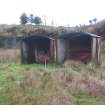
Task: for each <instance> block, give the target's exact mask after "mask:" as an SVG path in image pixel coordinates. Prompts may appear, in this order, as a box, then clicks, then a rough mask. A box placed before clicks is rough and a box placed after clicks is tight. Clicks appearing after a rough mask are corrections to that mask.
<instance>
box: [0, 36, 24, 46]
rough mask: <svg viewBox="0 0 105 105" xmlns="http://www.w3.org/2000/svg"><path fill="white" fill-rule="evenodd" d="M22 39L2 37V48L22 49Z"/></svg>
mask: <svg viewBox="0 0 105 105" xmlns="http://www.w3.org/2000/svg"><path fill="white" fill-rule="evenodd" d="M21 40H22V37H14V36H8V37H7V36H0V48H20V45H21Z"/></svg>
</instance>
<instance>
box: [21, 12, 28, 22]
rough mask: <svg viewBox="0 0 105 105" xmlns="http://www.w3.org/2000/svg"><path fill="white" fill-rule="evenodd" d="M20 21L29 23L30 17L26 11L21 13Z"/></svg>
mask: <svg viewBox="0 0 105 105" xmlns="http://www.w3.org/2000/svg"><path fill="white" fill-rule="evenodd" d="M20 20H21V21H20V23H21V24H27V23H28V17H27V15H26V13H23V14H22V15H21V17H20Z"/></svg>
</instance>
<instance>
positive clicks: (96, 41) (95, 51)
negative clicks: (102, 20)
mask: <svg viewBox="0 0 105 105" xmlns="http://www.w3.org/2000/svg"><path fill="white" fill-rule="evenodd" d="M100 49H101V39H100V37H99V38H97V37H93V38H92V61H93V62H95V63H97V64H99V62H100Z"/></svg>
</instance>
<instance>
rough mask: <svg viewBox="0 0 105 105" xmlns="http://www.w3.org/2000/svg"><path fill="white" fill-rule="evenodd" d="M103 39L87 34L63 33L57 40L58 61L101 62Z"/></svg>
mask: <svg viewBox="0 0 105 105" xmlns="http://www.w3.org/2000/svg"><path fill="white" fill-rule="evenodd" d="M100 46H101V37H100V36H98V35H95V34H91V33H86V32H69V33H63V34H61V35H60V36H59V38H58V40H57V60H58V62H59V63H63V62H64V61H66V60H69V59H71V60H76V61H82V62H84V63H88V62H90V61H93V62H99V61H100Z"/></svg>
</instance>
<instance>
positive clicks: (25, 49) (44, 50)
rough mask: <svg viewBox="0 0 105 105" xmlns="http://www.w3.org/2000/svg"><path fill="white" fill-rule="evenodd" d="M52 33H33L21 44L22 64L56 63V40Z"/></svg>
mask: <svg viewBox="0 0 105 105" xmlns="http://www.w3.org/2000/svg"><path fill="white" fill-rule="evenodd" d="M54 35H55V34H54V33H50V32H40V31H39V32H32V33H29V34H28V36H26V37H24V38H23V40H22V43H21V55H22V63H29V64H31V63H42V64H44V63H52V62H55V52H56V47H55V45H56V44H55V43H56V38H55V37H54Z"/></svg>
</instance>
